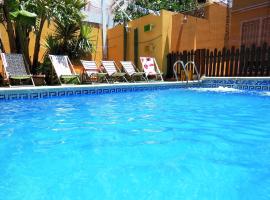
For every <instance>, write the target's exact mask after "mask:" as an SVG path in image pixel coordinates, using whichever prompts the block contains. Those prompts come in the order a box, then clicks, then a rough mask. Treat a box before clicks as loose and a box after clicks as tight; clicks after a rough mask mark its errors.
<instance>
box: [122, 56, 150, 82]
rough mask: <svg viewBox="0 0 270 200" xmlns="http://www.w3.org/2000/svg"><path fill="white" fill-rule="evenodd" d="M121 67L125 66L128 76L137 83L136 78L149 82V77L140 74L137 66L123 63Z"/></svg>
mask: <svg viewBox="0 0 270 200" xmlns="http://www.w3.org/2000/svg"><path fill="white" fill-rule="evenodd" d="M120 63H121V65H122V66H123V69H124V70H125V72H126V73H127V75H128V76H129V77H130V78H131V79H132V80H133V81H134V82H135V79H136V78H140V79H144V80H145V81H148V80H147V77H146V76H145V73H144V72H139V71H138V70H137V68H136V66H135V65H134V64H133V63H132V62H131V61H121V62H120Z"/></svg>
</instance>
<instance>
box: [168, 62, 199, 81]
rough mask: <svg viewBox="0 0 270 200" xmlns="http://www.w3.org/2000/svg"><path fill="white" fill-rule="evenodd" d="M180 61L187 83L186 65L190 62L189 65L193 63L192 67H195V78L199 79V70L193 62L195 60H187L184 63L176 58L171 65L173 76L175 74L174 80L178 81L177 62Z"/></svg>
mask: <svg viewBox="0 0 270 200" xmlns="http://www.w3.org/2000/svg"><path fill="white" fill-rule="evenodd" d="M179 63H180V65H181V66H182V67H183V69H184V72H185V75H186V80H187V83H188V72H187V66H188V65H189V64H191V65H193V67H194V69H195V72H196V74H197V79H198V81H199V80H200V74H199V72H198V68H197V66H196V64H195V62H194V61H188V62H187V63H186V64H184V62H183V61H182V60H177V61H176V62H175V63H174V65H173V73H174V76H175V78H176V81H179V80H178V76H177V70H176V69H177V64H179Z"/></svg>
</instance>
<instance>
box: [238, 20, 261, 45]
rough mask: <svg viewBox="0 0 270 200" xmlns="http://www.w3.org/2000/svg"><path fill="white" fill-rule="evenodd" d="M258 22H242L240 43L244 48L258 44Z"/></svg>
mask: <svg viewBox="0 0 270 200" xmlns="http://www.w3.org/2000/svg"><path fill="white" fill-rule="evenodd" d="M259 25H260V20H259V19H257V20H253V21H248V22H244V23H243V24H242V38H241V43H242V44H243V45H246V46H251V45H253V44H256V45H257V44H258V38H259Z"/></svg>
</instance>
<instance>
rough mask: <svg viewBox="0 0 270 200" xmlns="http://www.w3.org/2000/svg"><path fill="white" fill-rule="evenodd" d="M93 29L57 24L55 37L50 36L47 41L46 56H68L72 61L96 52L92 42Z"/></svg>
mask: <svg viewBox="0 0 270 200" xmlns="http://www.w3.org/2000/svg"><path fill="white" fill-rule="evenodd" d="M91 31H92V28H91V27H89V26H87V25H82V26H81V27H78V24H74V25H72V26H69V25H67V26H63V24H59V23H57V24H56V32H55V33H54V35H48V36H47V38H46V40H45V48H46V49H47V52H46V54H55V55H68V56H69V57H70V58H71V59H78V58H81V57H84V56H86V55H88V54H90V53H92V52H93V51H94V49H93V45H92V42H91V40H90V35H91Z"/></svg>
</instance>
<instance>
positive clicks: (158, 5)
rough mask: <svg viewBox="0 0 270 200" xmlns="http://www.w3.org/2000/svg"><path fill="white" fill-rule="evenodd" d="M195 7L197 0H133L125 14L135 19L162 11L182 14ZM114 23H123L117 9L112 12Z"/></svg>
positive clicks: (121, 15)
mask: <svg viewBox="0 0 270 200" xmlns="http://www.w3.org/2000/svg"><path fill="white" fill-rule="evenodd" d="M196 6H197V0H170V1H164V0H134V1H132V2H131V3H130V4H129V5H128V7H127V9H126V10H125V12H126V13H127V14H128V15H129V16H131V18H132V19H136V18H139V17H142V16H145V15H148V14H150V13H151V11H152V12H157V11H160V10H162V9H165V10H169V11H173V12H184V11H188V10H191V9H193V8H194V7H196ZM114 14H115V18H114V21H115V22H118V23H121V22H123V21H124V19H123V18H124V17H125V16H124V15H123V14H122V13H121V11H120V10H119V9H116V10H115V11H114Z"/></svg>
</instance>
